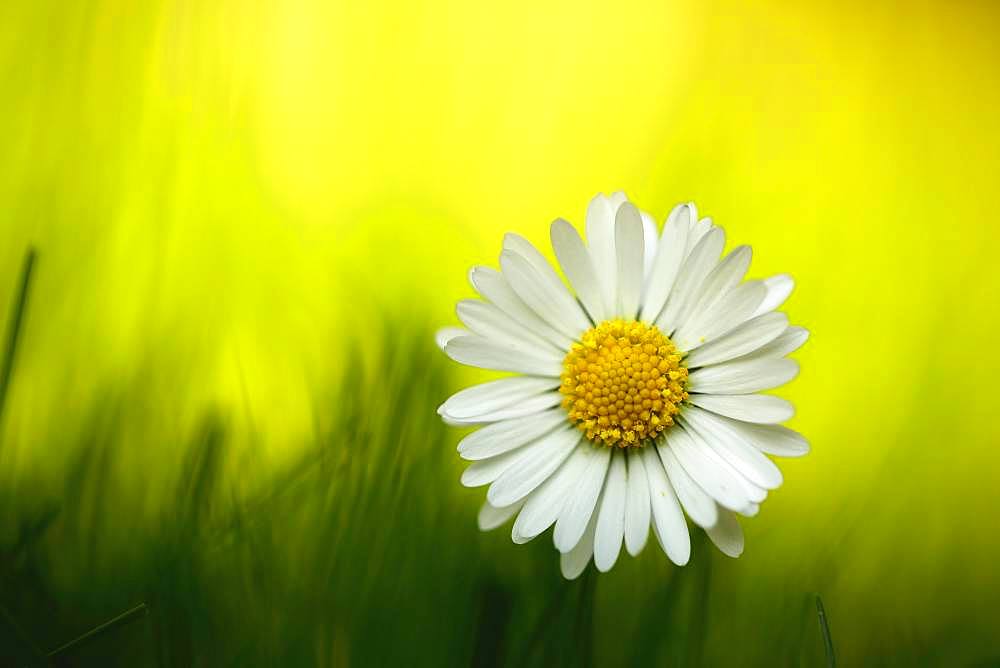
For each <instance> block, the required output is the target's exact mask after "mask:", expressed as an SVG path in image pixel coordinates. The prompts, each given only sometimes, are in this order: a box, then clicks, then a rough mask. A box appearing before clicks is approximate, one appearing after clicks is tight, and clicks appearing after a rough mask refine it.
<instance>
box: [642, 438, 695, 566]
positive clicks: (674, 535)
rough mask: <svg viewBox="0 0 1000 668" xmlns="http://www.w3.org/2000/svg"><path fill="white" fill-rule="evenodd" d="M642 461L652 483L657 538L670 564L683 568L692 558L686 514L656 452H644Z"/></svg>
mask: <svg viewBox="0 0 1000 668" xmlns="http://www.w3.org/2000/svg"><path fill="white" fill-rule="evenodd" d="M642 457H643V464H644V465H645V469H646V480H647V481H648V482H649V501H650V507H651V509H652V513H651V514H652V517H653V529H654V530H655V532H656V537H657V539H658V540H659V541H660V546H661V547H663V551H664V552H665V553H666V555H667V557H669V558H670V561H672V562H674V563H675V564H677V565H678V566H683V565H684V564H686V563H687V562H688V560H689V559H690V558H691V538H690V536H689V535H688V528H687V522H685V521H684V513H682V512H681V507H680V504H679V503H678V502H677V497H676V495H675V494H674V488H673V487H671V486H670V481H669V480H668V479H667V474H666V473H665V472H664V470H663V464H662V463H661V462H660V458H659V456H658V455H657V453H656V448H653V447H646V448H643V449H642Z"/></svg>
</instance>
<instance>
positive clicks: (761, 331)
mask: <svg viewBox="0 0 1000 668" xmlns="http://www.w3.org/2000/svg"><path fill="white" fill-rule="evenodd" d="M787 328H788V316H786V315H785V314H784V313H780V312H772V313H764V314H763V315H759V316H757V317H756V318H752V319H751V320H747V321H746V322H744V323H743V324H742V325H738V326H737V327H735V328H733V329H731V330H730V331H729V332H728V333H726V334H724V335H722V336H720V337H718V338H716V339H714V340H712V341H711V342H710V343H706V344H705V345H703V346H698V347H697V348H695V350H694V351H693V352H692V353H691V354H690V355H688V357H687V359H686V360H685V361H684V363H685V364H686V365H687V367H688V368H689V369H694V368H697V367H700V366H707V365H709V364H718V363H719V362H726V361H729V360H732V359H735V358H737V357H740V356H741V355H746V354H747V353H751V352H753V351H755V350H758V349H760V348H761V347H763V346H765V345H766V344H768V343H770V342H771V341H773V340H775V339H776V338H778V337H779V336H780V335H781V333H782V332H784V331H785V329H787Z"/></svg>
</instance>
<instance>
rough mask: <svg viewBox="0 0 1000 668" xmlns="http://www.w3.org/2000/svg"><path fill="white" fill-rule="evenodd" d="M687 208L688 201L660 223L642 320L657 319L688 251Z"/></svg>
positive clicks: (688, 211) (689, 229) (688, 210)
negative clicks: (660, 232)
mask: <svg viewBox="0 0 1000 668" xmlns="http://www.w3.org/2000/svg"><path fill="white" fill-rule="evenodd" d="M690 212H691V207H689V206H688V205H687V204H681V205H678V206H677V207H675V208H674V210H673V211H672V212H671V213H670V216H669V217H668V218H667V222H666V223H665V224H664V226H663V233H662V236H661V238H660V242H659V244H658V245H657V250H656V258H655V259H654V260H653V269H652V271H651V272H650V274H649V277H648V278H647V279H646V290H645V296H644V297H643V302H642V313H641V314H640V316H639V317H640V319H641V320H645V321H647V322H648V321H652V320H656V318H657V316H659V315H660V312H661V311H662V310H663V305H664V304H666V302H667V297H668V296H669V295H670V290H671V288H673V286H674V281H675V280H676V278H677V274H678V272H679V271H680V268H681V263H682V262H683V261H684V257H685V256H686V253H687V240H688V234H689V233H690V231H691V225H690V222H689V216H690Z"/></svg>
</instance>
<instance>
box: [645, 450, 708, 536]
mask: <svg viewBox="0 0 1000 668" xmlns="http://www.w3.org/2000/svg"><path fill="white" fill-rule="evenodd" d="M657 451H658V452H659V453H660V460H661V461H662V462H663V468H664V469H665V470H666V472H667V478H668V479H669V480H670V484H671V486H672V487H673V488H674V491H675V492H676V493H677V500H678V501H680V502H681V507H683V508H684V512H686V513H687V514H688V517H690V518H691V521H692V522H694V523H695V524H697V525H698V526H700V527H702V528H704V527H710V526H712V525H713V524H715V523H716V522H717V521H718V518H719V514H718V512H716V509H717V508H718V505H716V503H715V501H714V500H713V499H712V497H710V496H709V495H708V494H707V493H705V491H704V490H703V489H702V488H701V487H699V486H698V485H697V483H695V481H694V480H692V479H691V476H689V475H688V474H687V471H685V470H684V467H683V466H681V463H680V462H679V461H677V456H676V455H675V454H674V452H673V450H671V448H670V447H668V446H666V445H661V446H659V447H657Z"/></svg>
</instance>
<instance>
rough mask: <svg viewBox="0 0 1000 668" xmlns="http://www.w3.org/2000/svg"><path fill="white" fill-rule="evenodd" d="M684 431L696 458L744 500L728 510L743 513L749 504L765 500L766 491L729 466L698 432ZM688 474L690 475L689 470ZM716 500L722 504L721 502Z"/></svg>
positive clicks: (734, 467)
mask: <svg viewBox="0 0 1000 668" xmlns="http://www.w3.org/2000/svg"><path fill="white" fill-rule="evenodd" d="M684 431H685V433H686V434H687V435H688V436H689V437H690V439H691V443H692V444H693V445H694V450H695V452H696V453H697V455H698V457H700V458H702V460H703V462H705V463H706V464H707V465H708V466H710V467H711V468H712V469H713V471H714V472H715V473H716V475H717V476H719V477H723V478H725V480H727V481H728V482H726V483H725V484H727V485H729V484H730V483H731V484H732V485H733V486H734V487H735V488H736V489H738V490H739V493H740V494H741V495H742V497H743V499H745V501H743V502H741V503H740V504H738V505H734V506H731V507H729V509H730V510H733V511H736V512H744V511H745V510H746V509H747V508H748V507H749V506H750V505H751V504H753V503H762V502H763V501H764V499H766V498H767V490H766V489H764V488H763V487H761V486H759V485H757V484H755V483H753V482H751V481H750V480H749V479H748V478H747V477H746V476H745V475H743V474H742V473H741V472H740V470H739V469H738V468H737V467H736V466H733V465H732V464H730V463H729V460H728V459H727V457H724V456H722V455H721V454H719V452H718V451H717V450H716V449H715V448H714V447H712V445H711V444H710V443H709V442H708V441H706V440H705V438H704V437H703V436H702V434H701V433H700V432H697V431H695V430H693V429H685V430H684ZM727 455H728V453H727ZM688 473H690V470H689V471H688ZM698 480H699V479H698V478H695V481H696V482H697V481H698ZM716 500H717V501H719V503H722V501H720V500H718V499H716ZM723 505H725V504H723Z"/></svg>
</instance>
